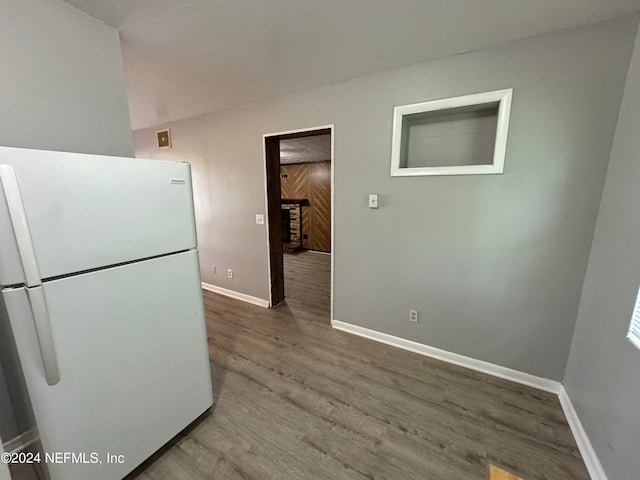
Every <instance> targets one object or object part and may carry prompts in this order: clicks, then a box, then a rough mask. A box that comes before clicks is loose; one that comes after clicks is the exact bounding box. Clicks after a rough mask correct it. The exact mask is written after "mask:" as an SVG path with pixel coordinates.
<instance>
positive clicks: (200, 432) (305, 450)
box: [131, 253, 589, 480]
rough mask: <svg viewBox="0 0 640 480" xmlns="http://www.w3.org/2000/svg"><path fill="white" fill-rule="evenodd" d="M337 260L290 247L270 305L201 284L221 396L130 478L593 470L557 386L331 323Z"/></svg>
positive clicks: (565, 475)
mask: <svg viewBox="0 0 640 480" xmlns="http://www.w3.org/2000/svg"><path fill="white" fill-rule="evenodd" d="M329 271H330V256H328V255H327V256H325V255H320V254H313V253H304V254H301V255H296V256H292V255H285V278H286V283H285V285H286V294H287V298H286V302H285V303H284V304H282V305H280V306H278V307H276V308H274V309H270V310H267V309H262V308H260V307H256V306H253V305H249V304H245V303H242V302H240V301H237V300H233V299H230V298H226V297H223V296H220V295H216V294H214V293H210V292H204V298H205V307H206V314H207V329H208V335H209V345H210V359H211V365H212V381H213V386H214V396H215V404H214V408H213V409H212V410H211V412H210V413H208V414H207V415H205V416H204V417H203V418H202V419H201V420H200V421H199V422H198V423H197V424H196V425H194V426H193V427H192V428H190V429H188V430H187V431H185V432H183V433H182V434H181V435H179V436H178V437H177V438H176V440H175V441H174V442H173V444H172V445H171V446H170V447H169V448H167V449H165V450H164V451H163V452H161V453H160V454H158V455H156V457H155V458H154V459H153V461H152V462H148V463H147V464H145V465H144V466H143V468H141V469H139V470H137V472H136V474H135V475H132V476H131V478H139V479H154V480H165V479H166V480H179V479H220V480H222V479H245V480H246V479H296V480H302V479H309V480H311V479H314V480H315V479H327V480H334V479H389V480H408V479H428V480H458V479H459V480H476V479H477V480H481V479H482V480H486V478H487V469H488V463H493V464H495V465H497V466H500V467H503V468H504V469H506V470H508V471H509V472H513V473H514V474H517V475H518V476H521V477H522V478H524V479H526V480H535V479H538V480H554V479H557V480H569V479H581V480H586V479H588V478H589V476H588V474H587V471H586V469H585V467H584V464H583V463H582V460H581V458H580V455H579V453H578V450H577V447H576V444H575V442H574V439H573V437H572V435H571V433H570V431H569V427H568V426H567V422H566V420H565V417H564V415H563V413H562V410H561V407H560V404H559V402H558V400H557V398H556V397H555V396H554V395H552V394H548V393H545V392H540V391H538V390H535V389H532V388H528V387H524V386H521V385H517V384H514V383H511V382H508V381H505V380H501V379H497V378H494V377H490V376H487V375H484V374H480V373H477V372H474V371H471V370H467V369H464V368H461V367H456V366H453V365H449V364H446V363H442V362H439V361H436V360H432V359H429V358H426V357H423V356H420V355H417V354H413V353H410V352H405V351H402V350H398V349H395V348H393V347H390V346H386V345H382V344H379V343H375V342H372V341H369V340H366V339H363V338H359V337H356V336H352V335H349V334H347V333H343V332H339V331H336V330H332V329H331V327H330V325H329V293H328V292H329Z"/></svg>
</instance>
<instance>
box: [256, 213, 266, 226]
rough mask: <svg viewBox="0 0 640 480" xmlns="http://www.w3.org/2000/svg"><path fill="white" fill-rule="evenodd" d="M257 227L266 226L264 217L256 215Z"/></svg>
mask: <svg viewBox="0 0 640 480" xmlns="http://www.w3.org/2000/svg"><path fill="white" fill-rule="evenodd" d="M256 225H264V215H261V214H259V213H256Z"/></svg>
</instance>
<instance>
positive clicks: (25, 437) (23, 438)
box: [2, 428, 38, 453]
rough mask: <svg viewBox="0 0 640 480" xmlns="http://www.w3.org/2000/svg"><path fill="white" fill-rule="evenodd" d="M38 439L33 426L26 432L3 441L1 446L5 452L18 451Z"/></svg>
mask: <svg viewBox="0 0 640 480" xmlns="http://www.w3.org/2000/svg"><path fill="white" fill-rule="evenodd" d="M37 440H38V431H37V430H36V429H35V428H32V429H30V430H27V431H26V432H24V433H22V434H20V435H18V436H17V437H14V438H12V439H11V440H8V441H7V442H5V443H4V444H3V445H2V447H3V448H4V451H5V452H7V453H18V452H21V451H22V450H24V449H25V448H27V447H28V446H29V445H31V444H32V443H35V442H36V441H37Z"/></svg>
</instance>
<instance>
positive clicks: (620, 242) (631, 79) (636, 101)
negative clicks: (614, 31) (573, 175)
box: [564, 35, 640, 480]
mask: <svg viewBox="0 0 640 480" xmlns="http://www.w3.org/2000/svg"><path fill="white" fill-rule="evenodd" d="M638 125H640V35H638V36H637V38H636V41H635V48H634V51H633V56H632V57H631V63H630V66H629V72H628V76H627V80H626V86H625V90H624V97H623V99H622V105H621V108H620V114H619V119H618V124H617V129H616V134H615V139H614V142H613V147H612V149H611V157H610V162H609V168H608V172H607V177H606V182H605V185H604V190H603V194H602V201H601V205H600V212H599V214H598V219H597V224H596V227H595V232H594V238H593V244H592V247H591V254H590V258H589V263H588V267H587V271H586V275H585V279H584V286H583V290H582V297H581V300H580V307H579V311H578V315H577V321H576V327H575V333H574V336H573V340H572V343H571V351H570V354H569V358H568V362H567V368H566V373H565V377H564V384H565V388H566V390H567V392H568V395H569V396H570V398H571V402H572V404H573V406H574V408H575V410H576V412H577V414H578V416H579V418H580V422H581V423H582V425H583V427H584V430H585V431H586V434H587V435H588V437H589V440H590V443H591V445H592V447H593V449H594V450H595V453H596V455H597V457H598V459H599V462H600V463H601V465H602V467H603V468H604V471H605V472H606V475H607V476H608V477H609V478H610V479H612V480H614V479H631V478H638V458H637V457H638V445H640V410H639V409H638V405H640V351H639V350H638V349H637V348H635V347H634V346H633V345H632V344H631V343H630V342H629V341H627V339H626V334H627V330H628V328H629V323H630V320H631V314H632V311H633V307H634V304H635V300H636V295H637V293H638V287H640V255H639V246H640V196H639V195H638V185H640V161H639V160H638V152H640V137H639V136H638Z"/></svg>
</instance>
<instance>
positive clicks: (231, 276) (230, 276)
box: [227, 269, 233, 278]
mask: <svg viewBox="0 0 640 480" xmlns="http://www.w3.org/2000/svg"><path fill="white" fill-rule="evenodd" d="M227 277H229V278H233V270H231V269H229V270H227Z"/></svg>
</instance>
